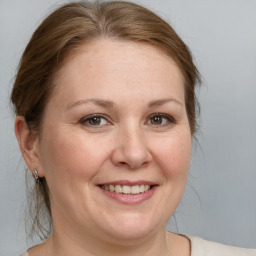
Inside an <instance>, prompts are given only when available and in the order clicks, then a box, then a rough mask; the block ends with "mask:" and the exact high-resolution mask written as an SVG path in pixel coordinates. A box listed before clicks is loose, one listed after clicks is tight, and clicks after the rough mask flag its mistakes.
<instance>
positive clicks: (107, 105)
mask: <svg viewBox="0 0 256 256" xmlns="http://www.w3.org/2000/svg"><path fill="white" fill-rule="evenodd" d="M168 102H174V103H177V104H179V105H181V106H183V104H182V103H181V102H180V101H178V100H176V99H173V98H168V99H159V100H153V101H150V102H149V104H148V107H150V108H151V107H154V106H161V105H164V104H166V103H168ZM88 103H92V104H95V105H98V106H101V107H105V108H113V107H114V106H115V105H116V104H115V103H114V102H112V101H109V100H103V99H84V100H79V101H76V102H74V103H71V104H69V105H68V106H67V109H70V108H73V107H76V106H80V105H83V104H88Z"/></svg>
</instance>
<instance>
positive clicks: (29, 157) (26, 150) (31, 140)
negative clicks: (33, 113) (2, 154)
mask: <svg viewBox="0 0 256 256" xmlns="http://www.w3.org/2000/svg"><path fill="white" fill-rule="evenodd" d="M15 135H16V138H17V140H18V143H19V147H20V151H21V153H22V156H23V158H24V160H25V162H26V164H27V166H28V168H29V170H30V171H31V172H32V171H33V170H35V169H37V170H38V172H39V176H41V175H40V171H39V169H41V168H40V166H41V165H40V157H39V149H38V146H39V145H38V136H37V135H36V134H34V133H32V132H31V131H30V130H29V128H28V126H27V124H26V121H25V119H24V117H23V116H17V117H16V120H15Z"/></svg>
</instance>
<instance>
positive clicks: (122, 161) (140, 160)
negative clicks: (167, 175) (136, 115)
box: [112, 129, 152, 170]
mask: <svg viewBox="0 0 256 256" xmlns="http://www.w3.org/2000/svg"><path fill="white" fill-rule="evenodd" d="M151 161H152V155H151V152H150V150H149V148H148V146H147V143H146V138H145V135H144V134H143V131H140V130H138V129H137V130H136V131H135V130H132V131H127V130H126V131H119V133H118V135H117V138H116V141H115V148H114V150H113V153H112V162H113V163H114V165H116V166H123V167H126V168H129V169H134V170H135V169H138V168H140V167H142V166H146V165H148V164H149V163H150V162H151Z"/></svg>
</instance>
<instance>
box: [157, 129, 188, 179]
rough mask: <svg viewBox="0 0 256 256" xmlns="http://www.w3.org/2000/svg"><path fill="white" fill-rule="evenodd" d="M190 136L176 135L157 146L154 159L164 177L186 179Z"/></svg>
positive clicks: (186, 134) (184, 134)
mask: <svg viewBox="0 0 256 256" xmlns="http://www.w3.org/2000/svg"><path fill="white" fill-rule="evenodd" d="M190 154H191V135H190V133H188V132H187V133H186V132H185V133H178V134H177V135H175V136H170V137H168V138H166V139H165V140H163V141H162V143H160V144H159V146H158V148H157V150H156V158H157V160H158V162H159V165H161V167H162V170H163V171H164V172H165V175H166V176H168V177H172V178H175V177H176V178H182V179H184V178H185V179H186V177H187V173H188V169H189V166H190Z"/></svg>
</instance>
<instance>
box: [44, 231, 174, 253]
mask: <svg viewBox="0 0 256 256" xmlns="http://www.w3.org/2000/svg"><path fill="white" fill-rule="evenodd" d="M168 244H170V243H169V242H168ZM45 245H47V247H48V250H47V251H48V254H47V256H53V255H54V256H57V255H62V256H66V255H67V256H68V255H73V254H74V252H76V256H85V255H86V256H103V255H104V256H110V255H111V256H117V255H118V256H120V255H122V256H128V255H129V256H142V255H147V256H155V255H161V256H170V255H172V254H171V253H170V251H171V250H170V246H169V249H168V246H167V238H166V232H165V229H163V230H160V231H159V232H156V233H155V234H151V235H148V236H147V237H143V238H137V239H130V240H128V241H127V240H126V241H115V242H114V241H113V240H111V239H108V240H106V239H105V240H103V239H98V238H97V239H96V238H95V237H94V236H92V235H91V234H90V236H84V237H83V238H82V239H81V237H79V238H76V236H74V235H72V234H70V233H69V234H65V233H63V232H57V231H56V232H53V234H52V236H51V237H50V238H49V239H48V240H47V241H46V243H45Z"/></svg>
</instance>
